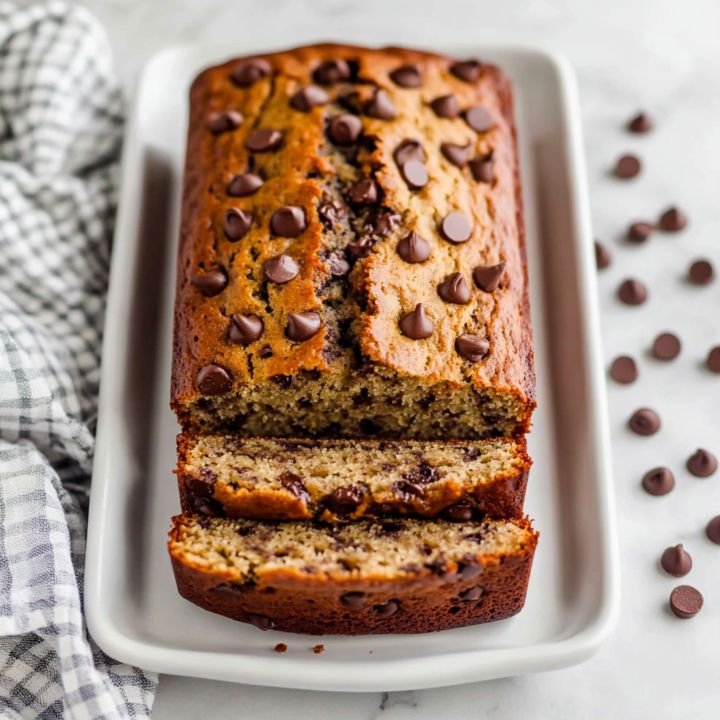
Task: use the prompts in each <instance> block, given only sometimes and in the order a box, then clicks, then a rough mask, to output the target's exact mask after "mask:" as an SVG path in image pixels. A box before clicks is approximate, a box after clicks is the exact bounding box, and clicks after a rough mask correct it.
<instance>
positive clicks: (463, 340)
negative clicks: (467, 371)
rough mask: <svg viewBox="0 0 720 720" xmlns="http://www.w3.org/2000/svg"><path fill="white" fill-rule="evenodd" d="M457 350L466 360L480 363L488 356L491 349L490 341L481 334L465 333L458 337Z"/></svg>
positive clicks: (456, 341)
mask: <svg viewBox="0 0 720 720" xmlns="http://www.w3.org/2000/svg"><path fill="white" fill-rule="evenodd" d="M455 350H456V352H457V354H458V355H459V356H460V357H462V358H465V360H469V361H470V362H472V363H478V362H480V361H481V360H484V359H485V357H486V356H487V354H488V352H489V351H490V343H489V342H488V341H487V340H486V339H485V338H483V337H480V336H479V335H470V334H465V335H460V337H458V338H456V340H455Z"/></svg>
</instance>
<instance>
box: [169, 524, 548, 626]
mask: <svg viewBox="0 0 720 720" xmlns="http://www.w3.org/2000/svg"><path fill="white" fill-rule="evenodd" d="M536 542H537V535H536V533H535V532H534V531H533V530H532V528H531V527H530V523H529V522H528V521H527V520H522V519H521V520H483V521H481V522H469V523H453V522H447V521H443V520H439V521H430V520H413V519H399V520H392V521H390V520H385V521H358V522H355V523H350V524H347V525H318V524H315V523H310V522H285V523H279V524H272V523H262V522H257V521H253V520H230V519H223V518H206V517H203V516H197V515H181V516H178V517H175V518H174V527H173V529H172V530H171V532H170V541H169V543H168V547H169V550H170V556H171V558H172V564H173V569H174V571H175V579H176V582H177V586H178V590H179V592H180V594H181V595H182V596H183V597H185V598H186V599H188V600H189V601H190V602H192V603H195V604H196V605H199V606H200V607H203V608H205V609H207V610H210V611H211V612H215V613H219V614H220V615H225V616H227V617H230V618H233V619H235V620H241V621H243V622H249V623H252V624H253V625H255V626H257V627H259V628H261V629H263V630H268V629H271V628H275V629H277V630H287V631H289V632H301V633H311V634H347V635H356V634H365V633H420V632H431V631H435V630H444V629H447V628H453V627H461V626H463V625H470V624H474V623H479V622H488V621H490V620H500V619H502V618H506V617H509V616H510V615H514V614H515V613H517V612H518V611H519V610H520V609H521V608H522V606H523V604H524V602H525V593H526V590H527V582H528V576H529V573H530V566H531V564H532V558H533V554H534V552H535V545H536Z"/></svg>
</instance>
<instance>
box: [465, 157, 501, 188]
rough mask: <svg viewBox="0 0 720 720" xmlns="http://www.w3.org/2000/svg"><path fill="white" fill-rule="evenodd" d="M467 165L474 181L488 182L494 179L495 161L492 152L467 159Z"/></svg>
mask: <svg viewBox="0 0 720 720" xmlns="http://www.w3.org/2000/svg"><path fill="white" fill-rule="evenodd" d="M468 167H469V168H470V173H471V175H472V176H473V180H475V181H476V182H483V183H488V184H490V183H492V181H493V180H494V179H495V163H494V161H493V154H492V153H489V154H487V155H484V156H482V157H476V158H473V159H472V160H468Z"/></svg>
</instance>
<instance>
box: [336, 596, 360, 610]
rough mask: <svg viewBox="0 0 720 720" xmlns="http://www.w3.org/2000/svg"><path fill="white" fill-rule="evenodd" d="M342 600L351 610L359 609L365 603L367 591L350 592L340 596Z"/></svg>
mask: <svg viewBox="0 0 720 720" xmlns="http://www.w3.org/2000/svg"><path fill="white" fill-rule="evenodd" d="M340 602H341V603H342V604H343V605H344V606H345V607H346V608H350V609H351V610H359V609H360V608H361V607H363V606H364V605H365V593H363V592H349V593H345V594H344V595H341V596H340Z"/></svg>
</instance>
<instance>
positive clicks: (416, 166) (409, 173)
mask: <svg viewBox="0 0 720 720" xmlns="http://www.w3.org/2000/svg"><path fill="white" fill-rule="evenodd" d="M400 173H401V174H402V176H403V179H404V180H405V182H406V183H407V184H408V186H409V187H410V188H411V189H413V190H419V189H420V188H422V187H425V185H427V182H428V179H429V178H428V171H427V168H426V167H425V165H423V164H422V163H421V162H418V161H417V160H408V161H407V162H406V163H405V164H404V165H401V166H400Z"/></svg>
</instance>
